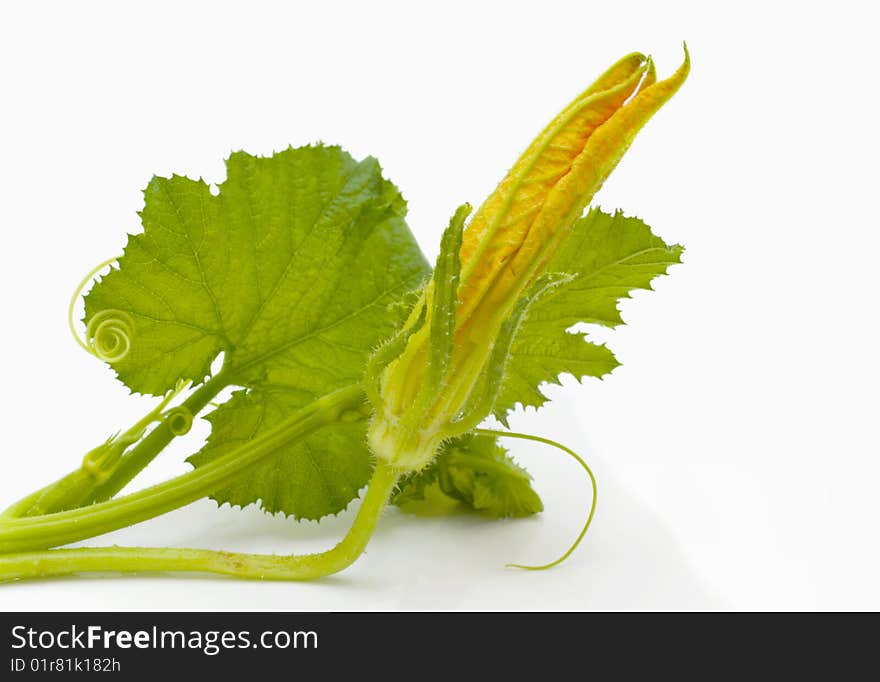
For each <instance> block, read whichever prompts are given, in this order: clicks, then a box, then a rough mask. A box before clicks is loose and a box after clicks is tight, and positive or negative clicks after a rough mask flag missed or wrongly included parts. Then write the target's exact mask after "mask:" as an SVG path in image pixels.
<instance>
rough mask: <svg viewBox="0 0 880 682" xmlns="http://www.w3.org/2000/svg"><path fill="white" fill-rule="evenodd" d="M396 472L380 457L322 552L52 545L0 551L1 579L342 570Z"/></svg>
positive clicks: (270, 576) (297, 576)
mask: <svg viewBox="0 0 880 682" xmlns="http://www.w3.org/2000/svg"><path fill="white" fill-rule="evenodd" d="M399 473H400V472H399V471H397V470H395V469H393V468H392V467H390V466H389V465H388V464H385V463H384V462H382V461H381V460H380V461H379V462H378V463H377V464H376V469H375V471H374V472H373V477H372V478H371V479H370V484H369V487H368V488H367V492H366V494H365V495H364V499H363V501H362V503H361V507H360V509H359V510H358V513H357V516H356V517H355V520H354V523H353V524H352V526H351V528H350V529H349V531H348V533H347V534H346V535H345V537H344V538H343V539H342V540H341V541H340V542H339V544H337V545H336V546H335V547H333V548H332V549H330V550H327V551H326V552H320V553H317V554H305V555H290V556H278V555H272V554H239V553H234V552H217V551H212V550H205V549H154V548H148V547H103V548H83V549H55V550H46V551H43V552H28V553H23V554H12V555H6V556H0V580H17V579H24V578H41V577H47V576H59V575H69V574H71V573H83V572H88V571H115V572H122V573H144V572H151V571H190V572H193V571H194V572H200V573H221V574H225V575H231V576H235V577H237V578H248V579H256V580H311V579H313V578H320V577H322V576H326V575H330V574H331V573H337V572H338V571H341V570H343V569H344V568H346V567H347V566H349V565H351V564H352V563H353V562H354V561H355V559H357V558H358V557H359V556H360V555H361V554H362V553H363V551H364V548H365V547H366V546H367V542H369V540H370V537H371V536H372V534H373V531H374V530H375V528H376V523H377V522H378V520H379V517H380V516H381V513H382V509H384V507H385V505H386V504H387V503H388V498H389V496H390V495H391V491H392V490H393V489H394V485H395V484H396V483H397V479H398V477H399Z"/></svg>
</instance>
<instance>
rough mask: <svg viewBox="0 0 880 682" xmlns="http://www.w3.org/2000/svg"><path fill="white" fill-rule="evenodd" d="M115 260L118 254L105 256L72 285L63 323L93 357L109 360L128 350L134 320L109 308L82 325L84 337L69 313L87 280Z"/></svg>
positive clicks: (120, 358) (72, 309)
mask: <svg viewBox="0 0 880 682" xmlns="http://www.w3.org/2000/svg"><path fill="white" fill-rule="evenodd" d="M117 260H118V256H117V257H116V258H110V259H109V260H105V261H104V262H103V263H101V264H99V265H97V266H96V267H94V268H93V269H92V270H91V271H90V272H89V274H87V275H86V276H85V277H84V278H83V279H82V281H81V282H80V283H79V285H78V286H77V287H76V291H74V292H73V296H72V297H71V299H70V305H69V306H68V308H67V324H68V326H69V327H70V331H71V333H72V334H73V338H74V339H75V340H76V342H77V344H78V345H79V346H80V347H81V348H82V349H83V350H85V351H87V352H88V353H91V354H92V355H94V356H95V357H96V358H98V359H100V360H103V361H104V362H109V363H113V362H119V361H120V360H122V359H123V358H125V356H126V355H128V352H129V351H130V350H131V342H132V337H133V335H134V320H133V319H132V317H131V315H129V314H128V313H126V312H124V311H122V310H112V309H110V310H102V311H100V312H98V313H96V314H95V315H93V316H92V319H91V320H89V322H88V324H87V325H86V335H85V340H83V339H82V338H81V337H80V335H79V333H78V332H77V331H76V324H75V321H74V319H73V316H74V309H75V307H76V302H77V301H78V300H79V297H80V295H81V294H82V292H83V290H84V289H85V288H86V286H87V285H88V284H89V282H91V281H92V279H93V278H94V277H95V275H97V274H98V272H100V271H101V270H102V269H103V268H105V267H107V266H108V265H111V264H112V263H115V262H116V261H117Z"/></svg>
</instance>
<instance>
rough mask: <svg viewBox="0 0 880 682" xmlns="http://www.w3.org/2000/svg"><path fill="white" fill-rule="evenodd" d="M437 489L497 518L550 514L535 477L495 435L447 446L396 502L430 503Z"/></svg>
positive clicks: (411, 478) (409, 480)
mask: <svg viewBox="0 0 880 682" xmlns="http://www.w3.org/2000/svg"><path fill="white" fill-rule="evenodd" d="M435 485H436V486H438V487H439V489H440V490H441V491H442V492H443V493H444V494H446V495H448V496H449V497H451V498H454V499H456V500H459V501H460V502H463V503H464V504H465V505H467V506H468V507H469V508H471V509H473V510H475V511H480V512H484V513H486V514H489V515H490V516H494V517H497V518H502V517H506V516H529V515H531V514H536V513H538V512H540V511H542V510H543V509H544V505H543V504H542V502H541V498H540V497H538V494H537V493H536V492H535V491H534V490H533V489H532V485H531V477H530V476H529V474H528V473H527V472H526V470H525V469H523V468H522V467H520V466H519V465H517V464H516V462H514V461H513V459H512V458H511V457H510V456H509V455H508V454H507V450H506V449H505V448H503V447H501V446H500V445H498V441H497V439H496V438H494V437H490V436H474V435H469V436H464V437H462V438H458V439H456V440H454V441H452V442H451V443H449V444H448V445H446V447H445V448H444V449H443V451H442V452H441V453H440V455H439V456H438V457H437V459H436V460H435V461H434V462H433V463H432V464H431V465H430V466H429V467H427V468H426V469H425V470H424V471H421V472H419V473H417V474H413V475H411V476H409V477H407V478H406V479H405V480H404V481H403V482H402V483H401V486H400V489H399V490H398V492H397V493H396V494H395V495H394V497H393V498H392V503H393V504H396V505H399V506H400V505H405V504H407V503H410V502H415V501H420V500H424V499H425V498H426V495H427V493H428V489H429V488H430V487H431V486H435Z"/></svg>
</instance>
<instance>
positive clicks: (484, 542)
mask: <svg viewBox="0 0 880 682" xmlns="http://www.w3.org/2000/svg"><path fill="white" fill-rule="evenodd" d="M15 7H16V8H15V9H13V5H12V4H8V5H4V7H3V9H2V10H0V63H2V64H3V67H2V75H0V102H2V106H0V149H2V155H0V196H2V200H0V230H2V246H0V249H2V251H0V254H2V256H0V257H2V267H0V296H2V315H3V318H2V319H3V333H2V335H0V351H2V355H0V357H2V358H3V379H4V382H3V383H4V388H3V392H2V398H0V400H2V403H3V404H2V413H0V414H2V417H0V419H2V435H3V441H2V442H3V446H2V472H3V473H2V474H0V500H2V501H3V502H4V503H5V502H7V501H8V502H12V501H13V500H14V499H16V498H17V497H19V496H20V495H21V494H23V493H25V492H28V491H31V490H33V489H35V488H36V487H37V486H39V485H41V484H43V483H45V482H47V481H48V480H49V479H50V478H53V477H54V476H56V475H58V474H60V473H62V472H64V471H65V470H67V469H69V468H70V467H72V466H74V465H75V463H76V461H77V459H78V457H79V456H80V453H82V452H84V451H85V450H87V449H89V448H91V447H93V446H94V445H95V444H96V443H97V442H99V441H101V440H102V439H103V438H105V437H106V436H107V435H109V433H111V432H112V431H114V430H115V429H116V428H118V427H120V426H122V425H124V424H127V423H130V422H132V421H133V420H134V419H136V418H137V417H139V416H140V415H141V414H142V413H144V412H146V411H147V409H148V405H150V404H151V402H150V401H146V400H143V399H139V398H129V397H127V396H126V393H127V391H126V390H125V389H123V388H122V387H121V386H120V385H117V384H116V383H115V381H114V380H113V378H112V375H111V373H110V372H109V371H108V370H107V369H105V368H104V367H102V366H101V365H100V364H99V363H98V362H97V361H96V360H94V359H93V358H91V357H89V356H88V355H86V354H84V353H83V352H82V351H80V350H79V349H78V348H77V347H76V346H75V345H74V344H73V342H72V340H71V339H70V338H69V336H68V333H67V329H66V326H65V325H66V322H65V308H66V305H67V300H68V296H69V295H70V293H71V290H72V288H73V287H74V286H75V284H76V282H77V281H78V280H79V278H80V277H81V276H82V275H83V274H84V272H86V271H88V270H89V268H91V267H92V266H93V265H94V264H95V263H97V262H99V261H101V260H103V259H104V258H107V257H110V256H112V255H113V254H115V253H118V252H119V251H120V249H121V247H122V245H123V244H124V239H125V233H126V231H136V230H137V229H138V226H139V223H138V218H137V216H136V214H135V211H137V210H139V209H140V208H141V206H142V197H141V194H140V190H141V189H142V188H143V187H144V186H145V184H146V182H147V180H148V179H149V177H150V176H151V175H152V174H153V173H157V174H163V175H167V174H170V173H172V172H177V173H180V174H186V175H189V176H192V177H198V176H204V177H205V178H206V179H209V180H213V181H216V180H220V179H222V176H223V164H222V159H223V158H224V157H225V156H226V155H227V153H228V152H229V151H231V150H234V149H240V148H242V149H245V150H247V151H250V152H253V153H269V152H271V151H272V150H275V149H281V148H284V147H286V146H287V145H288V144H293V145H299V144H304V143H307V142H310V141H314V140H318V139H320V140H324V141H328V142H334V143H339V144H342V145H343V146H345V147H346V148H347V149H348V150H349V151H351V152H352V153H353V154H354V155H356V156H364V155H367V154H373V155H375V156H377V157H378V158H379V159H380V161H381V162H382V164H383V166H384V168H385V170H386V172H387V174H388V175H389V177H391V178H392V179H393V180H394V181H395V182H396V183H397V184H398V185H399V186H400V187H401V188H402V189H403V191H404V193H405V195H406V197H407V198H408V200H409V202H410V224H411V226H412V227H413V229H414V231H415V232H416V234H417V235H418V237H419V239H420V241H421V243H422V244H423V245H424V248H425V251H426V253H427V254H428V255H429V256H430V257H432V258H433V256H434V255H435V254H436V249H437V244H438V239H439V235H440V231H441V229H442V227H443V226H444V225H445V224H446V221H447V220H448V217H449V215H450V213H451V212H452V210H453V209H454V207H455V206H456V205H458V204H459V203H461V202H462V201H465V200H470V201H471V202H475V203H479V201H480V200H481V199H482V198H483V197H484V196H485V195H486V194H487V193H488V192H489V191H491V189H492V188H493V187H494V184H495V183H496V182H497V181H498V180H499V179H500V177H501V176H502V174H503V173H504V171H505V169H506V168H507V167H509V165H510V164H511V163H512V162H513V160H514V159H515V158H516V156H517V154H518V153H519V152H520V151H521V149H522V148H523V147H524V145H525V144H526V143H528V141H529V140H530V139H531V138H532V137H533V136H534V135H535V134H536V133H537V132H538V131H539V130H540V129H541V127H542V126H543V125H544V124H545V123H546V121H547V120H549V118H550V117H551V116H552V115H554V114H555V113H556V111H557V110H559V109H560V108H561V107H562V106H563V105H565V104H566V103H567V102H568V101H569V100H570V99H571V98H572V97H573V96H574V95H575V94H577V93H578V92H579V91H580V90H581V89H583V88H584V87H585V86H586V85H587V84H588V83H589V82H591V80H592V79H593V78H594V77H595V75H597V74H598V73H599V72H601V71H602V70H603V69H604V68H605V67H606V66H607V65H608V64H609V63H611V62H612V61H613V60H615V59H616V58H618V57H619V56H621V55H622V54H624V53H626V52H628V51H631V50H635V49H638V50H643V51H649V52H652V53H653V54H654V56H655V58H656V61H657V64H658V68H659V70H660V74H661V76H663V75H665V74H668V73H670V72H671V71H672V70H674V69H675V68H676V67H677V66H678V64H679V62H680V59H681V47H680V44H681V40H682V39H686V40H687V41H688V45H689V47H690V49H691V52H692V55H693V73H692V75H691V78H690V80H689V81H688V82H687V83H686V84H685V86H684V88H683V89H682V91H681V92H680V93H679V94H678V95H677V96H676V97H675V99H674V100H673V101H672V102H670V103H669V104H668V106H667V107H665V108H664V109H663V111H661V112H660V113H659V114H658V115H657V116H656V118H655V119H654V120H653V121H652V122H651V123H650V124H649V125H648V126H647V128H646V129H645V130H644V131H643V133H642V134H641V136H640V138H639V139H638V140H637V141H636V143H635V145H634V146H633V148H632V149H631V151H630V152H629V153H628V155H627V157H626V158H625V159H624V161H623V162H622V163H621V165H620V167H619V168H618V169H617V171H615V173H614V175H613V176H612V178H611V179H610V180H609V182H608V183H607V185H606V187H605V188H604V189H603V191H602V193H601V195H600V197H599V203H600V204H601V205H603V206H604V207H606V208H609V209H611V208H616V207H621V208H624V209H625V210H626V211H627V212H628V213H630V214H637V215H639V216H641V217H643V218H645V219H646V220H647V221H648V222H649V224H651V225H652V226H653V227H654V228H655V230H656V231H657V232H658V233H659V234H660V235H662V236H663V237H664V238H666V239H667V241H670V242H675V241H678V242H681V243H683V244H685V245H686V246H687V249H688V251H687V254H686V264H685V265H683V266H679V267H676V268H674V270H673V271H672V275H671V276H670V277H668V278H664V279H662V280H661V281H659V282H658V284H657V286H656V290H657V291H656V293H643V294H640V295H637V296H636V297H635V300H633V301H631V302H627V303H626V304H625V305H624V317H625V319H626V320H627V321H628V322H629V325H628V326H627V327H625V328H622V329H621V330H620V331H619V332H617V333H614V334H611V335H609V336H608V338H609V341H610V344H611V346H612V347H613V349H614V350H615V351H616V352H617V354H618V357H619V358H620V360H622V362H623V363H624V364H623V367H621V368H620V369H618V370H616V371H615V372H614V374H613V375H612V376H611V377H610V378H609V379H608V380H606V381H604V382H602V383H600V382H597V381H587V382H586V383H585V385H584V386H578V385H577V384H575V383H574V382H572V381H567V382H566V387H565V388H564V389H557V388H554V389H553V390H552V393H553V395H554V396H558V400H557V401H556V402H554V404H553V406H552V407H551V408H549V409H547V410H545V411H543V412H542V413H541V414H538V415H535V414H528V415H523V416H519V417H517V418H516V419H515V420H514V426H515V427H516V428H519V429H521V430H526V431H532V432H536V433H541V434H547V435H552V436H555V437H557V438H558V439H560V440H562V441H563V442H566V443H567V444H569V445H571V446H572V447H574V448H576V449H577V450H579V451H580V452H582V453H583V454H584V455H585V456H586V457H587V458H588V460H589V461H590V462H591V463H592V465H593V466H594V468H595V471H596V473H597V475H598V477H599V481H600V500H599V510H598V514H597V517H596V522H595V525H594V528H593V529H592V531H591V533H590V534H589V535H588V537H587V539H586V541H585V542H584V544H583V546H582V548H581V549H580V550H579V551H578V552H577V553H576V554H575V555H574V556H573V557H572V558H571V559H570V560H569V561H568V562H567V563H566V564H564V565H563V566H561V567H559V568H557V569H555V570H553V571H548V572H545V573H525V572H516V571H512V570H509V569H508V570H506V569H504V568H503V564H504V563H505V562H507V561H511V560H516V561H530V562H540V561H544V560H548V559H550V558H552V557H554V556H555V555H556V554H557V553H558V552H559V551H561V550H562V549H563V548H564V547H565V546H566V544H567V543H568V542H569V540H570V538H571V537H572V536H573V534H574V533H576V531H577V529H578V527H579V526H580V524H581V521H582V517H583V513H584V511H585V506H586V505H587V504H588V501H589V499H588V488H587V483H586V482H585V481H584V480H583V479H582V477H581V474H580V473H579V471H578V469H577V468H576V466H575V465H573V464H572V463H570V462H569V461H567V460H566V459H564V458H563V457H562V456H561V455H559V454H558V453H556V452H554V451H552V450H547V449H542V448H539V447H537V446H535V447H531V446H526V445H524V444H522V443H518V442H517V443H513V450H514V452H515V453H516V454H517V455H518V456H519V458H520V460H521V461H522V462H523V463H524V464H526V465H527V466H528V467H529V468H530V470H531V471H532V472H533V473H534V475H535V478H536V484H537V487H538V489H539V491H540V492H541V494H542V495H543V497H544V500H545V503H546V507H547V511H546V512H545V513H544V514H542V515H541V516H540V518H534V519H529V520H524V521H508V522H500V523H491V522H487V521H483V520H480V519H473V518H455V519H448V518H442V519H437V518H435V519H420V518H412V517H407V516H405V515H403V514H401V513H400V512H398V511H397V510H392V511H389V512H388V514H387V518H386V519H384V520H383V522H382V524H381V526H380V528H379V530H378V532H377V533H376V536H375V538H374V540H373V542H372V543H371V545H370V547H369V550H368V552H367V554H366V555H365V556H364V557H362V559H361V560H360V561H358V562H357V564H356V565H355V566H354V567H352V568H351V569H350V570H348V571H346V572H345V573H344V574H342V575H339V576H337V577H334V578H332V579H329V580H325V581H323V582H321V583H315V584H257V583H245V582H237V581H230V580H223V579H216V578H201V577H198V578H193V577H190V578H175V577H161V578H140V577H138V578H131V577H129V578H123V579H113V580H102V579H96V578H83V579H64V580H47V581H40V582H32V583H26V584H20V585H4V586H0V609H3V610H13V609H21V610H41V609H282V610H286V609H384V608H391V609H396V608H405V609H421V608H443V609H446V608H453V609H456V608H465V609H496V608H501V609H520V608H524V609H543V608H549V609H586V608H646V607H647V608H650V607H671V608H692V607H693V608H759V609H779V608H785V609H789V608H793V609H810V608H827V609H836V608H873V609H877V608H880V587H878V582H877V580H876V576H877V575H878V574H880V548H878V540H877V537H878V532H877V525H878V524H877V521H878V511H877V503H876V500H877V493H876V490H877V481H878V479H880V460H878V454H880V448H878V442H877V422H876V413H877V405H878V401H877V386H878V381H880V376H878V374H880V372H878V359H877V351H876V349H877V347H878V345H880V344H878V341H880V339H878V331H877V291H878V287H877V281H878V275H877V250H878V247H880V237H878V227H880V225H878V218H877V210H876V207H875V198H876V193H877V188H876V182H877V179H878V174H877V165H876V164H877V159H878V154H880V145H878V132H877V125H878V124H877V121H878V115H880V111H878V106H877V103H878V95H877V88H876V87H875V86H874V81H875V71H876V69H875V68H874V63H875V59H874V53H875V50H874V45H875V36H874V29H875V28H876V20H875V18H874V17H872V16H870V14H871V12H870V10H869V9H868V8H869V7H870V4H869V3H864V2H835V3H781V2H780V3H768V2H760V3H746V2H740V3H731V4H730V5H729V6H728V7H727V8H726V9H725V8H722V7H721V6H720V5H718V4H716V3H692V4H689V3H635V2H629V3H623V4H621V3H603V4H601V5H600V4H599V3H588V2H569V3H558V2H547V1H544V2H541V3H535V2H529V3H522V4H520V3H512V2H505V3H498V4H489V3H476V2H473V1H471V2H464V3H456V2H444V3H438V4H437V5H436V6H434V7H433V8H423V7H422V3H408V5H407V4H404V3H401V4H400V5H397V6H395V5H391V4H386V3H350V4H344V5H343V4H340V3H332V2H323V3H309V4H308V5H306V4H300V3H277V4H276V5H262V4H260V3H254V2H251V3H247V4H243V5H240V6H239V8H238V9H232V8H230V7H227V6H225V5H221V4H220V3H213V2H212V3H205V4H197V3H177V2H175V3H162V2H152V3H149V4H144V5H141V6H139V7H138V8H137V9H134V6H133V5H129V4H120V3H103V4H98V3H57V4H46V3H37V2H34V3H28V4H24V3H20V4H18V5H16V6H15ZM201 434H202V435H204V428H203V427H202V430H201ZM197 436H198V434H194V435H193V438H194V439H195V440H191V441H190V442H189V443H188V444H187V445H185V446H184V445H183V444H181V446H180V447H178V448H176V449H175V450H174V452H172V453H170V454H169V455H167V456H165V457H164V458H163V459H162V460H161V462H160V463H158V464H157V466H156V467H155V470H154V471H153V470H151V471H150V472H149V474H148V475H147V476H145V477H144V478H143V480H142V482H141V484H147V483H151V482H154V481H157V480H159V479H161V478H163V477H165V476H168V475H171V474H173V473H177V472H182V471H184V470H185V469H186V467H185V466H184V465H183V464H181V463H180V462H181V460H182V457H183V456H184V455H185V454H186V453H187V452H188V451H190V450H191V449H192V448H194V447H197ZM349 520H350V516H342V517H340V518H338V519H332V520H330V521H329V522H328V523H326V524H322V525H321V526H320V527H318V526H316V525H315V524H304V525H297V524H294V523H291V522H287V521H284V520H282V519H271V518H268V517H265V516H263V515H261V514H260V513H258V512H255V511H253V510H251V511H250V512H248V513H244V514H242V513H237V512H233V511H230V510H229V509H225V510H220V511H218V510H217V509H215V508H214V506H213V505H212V503H209V502H201V503H198V504H196V505H194V506H193V507H191V508H188V509H185V510H182V511H179V512H177V513H175V514H172V515H169V516H168V517H165V518H162V519H157V520H155V521H153V522H149V523H146V524H143V525H141V526H139V527H136V528H132V529H129V530H126V531H122V532H119V533H117V534H114V535H112V536H109V537H107V538H102V539H101V541H102V542H117V543H124V544H134V543H152V544H170V545H178V546H209V547H224V548H229V549H253V550H264V551H277V552H294V551H305V550H309V549H315V548H318V547H325V546H329V545H330V544H332V543H333V541H334V540H335V539H336V538H338V537H339V536H340V535H341V534H342V533H343V531H344V529H345V528H346V526H347V523H348V521H349Z"/></svg>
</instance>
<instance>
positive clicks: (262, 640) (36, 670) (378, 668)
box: [0, 612, 876, 680]
mask: <svg viewBox="0 0 880 682" xmlns="http://www.w3.org/2000/svg"><path fill="white" fill-rule="evenodd" d="M834 619H835V620H837V617H835V618H834ZM0 627H2V631H3V635H2V640H0V641H2V642H3V649H2V651H3V656H2V659H0V680H15V679H19V678H26V677H32V676H33V675H35V674H39V675H43V676H44V677H43V678H41V679H50V678H46V677H45V676H46V675H47V674H52V675H54V677H55V678H57V677H60V676H64V675H68V674H71V673H89V674H99V673H100V674H110V675H116V676H117V679H135V676H136V678H137V679H141V678H142V677H143V676H144V675H149V674H164V675H169V674H173V675H174V677H173V679H185V675H186V674H189V672H190V671H194V670H197V671H198V674H199V675H200V676H202V675H215V674H221V675H222V677H221V678H220V679H230V677H231V676H234V675H236V674H242V675H245V674H246V675H248V676H249V677H250V678H252V679H253V678H255V676H259V675H265V676H266V677H267V678H268V677H269V676H270V675H274V674H275V673H277V671H287V672H288V673H292V674H303V673H311V672H314V673H317V674H323V675H324V678H325V679H334V680H335V679H341V678H342V676H343V675H361V676H364V675H366V676H367V677H368V678H370V679H371V678H372V677H373V676H374V674H375V675H380V676H383V677H390V678H392V679H393V678H395V677H403V678H405V679H417V678H421V677H426V678H430V677H432V675H433V674H442V676H443V677H446V678H449V679H450V680H456V679H457V678H461V679H472V678H474V677H475V672H476V671H477V670H483V669H486V670H491V671H492V672H494V673H496V675H495V676H494V677H493V679H498V676H499V675H501V674H502V673H506V674H513V675H514V677H512V678H511V679H520V677H521V676H522V675H523V674H524V673H525V671H526V670H532V671H541V670H543V671H544V672H545V673H546V675H545V676H546V678H547V679H556V677H559V676H565V675H562V674H561V673H562V671H569V673H574V672H575V671H580V672H581V673H583V674H585V675H586V674H587V673H588V672H590V671H594V672H595V671H597V670H611V671H613V672H614V675H613V676H612V678H611V679H619V678H621V677H623V678H624V679H625V678H626V677H627V676H628V675H629V674H634V673H636V672H641V671H648V672H653V673H658V672H660V671H664V670H665V671H669V672H678V673H681V672H684V671H686V670H691V671H695V672H702V673H703V674H704V675H709V676H710V677H712V678H714V677H715V676H716V675H717V674H718V673H726V674H730V673H731V672H734V671H737V670H739V671H742V672H744V673H749V672H751V673H757V672H758V671H760V672H761V673H762V674H767V673H768V672H772V671H774V670H776V671H778V672H780V673H786V674H787V675H790V674H791V673H792V672H793V670H794V669H796V668H798V667H800V666H801V664H802V665H804V666H807V667H809V668H810V671H811V673H818V672H820V671H821V670H822V669H823V659H825V662H827V664H828V666H829V667H828V669H829V670H833V672H834V673H835V674H836V675H837V676H839V675H840V674H842V673H843V672H844V671H845V670H846V669H847V668H849V669H851V670H852V671H853V672H856V671H858V670H859V668H858V667H856V666H858V661H859V660H860V659H862V658H863V657H864V656H867V655H868V654H870V653H871V652H872V651H873V647H874V644H875V639H874V636H873V635H875V634H876V631H875V630H874V628H873V627H863V628H861V629H860V628H839V627H836V626H835V627H832V626H831V624H830V619H828V620H826V619H822V618H817V617H816V616H810V615H800V616H792V615H786V614H775V615H764V616H760V617H755V616H750V615H745V614H736V615H731V614H627V613H424V612H419V613H6V614H0ZM853 630H855V632H853ZM843 632H845V633H846V634H845V636H842V633H843ZM835 635H836V636H835ZM412 661H415V662H417V664H416V665H415V667H413V663H412ZM597 665H599V666H602V667H599V668H597V667H596V666H597ZM608 666H611V667H610V668H609V667H608ZM553 671H557V673H558V674H557V673H554V672H553ZM862 671H863V672H865V671H866V670H865V669H862ZM328 676H329V677H328Z"/></svg>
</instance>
